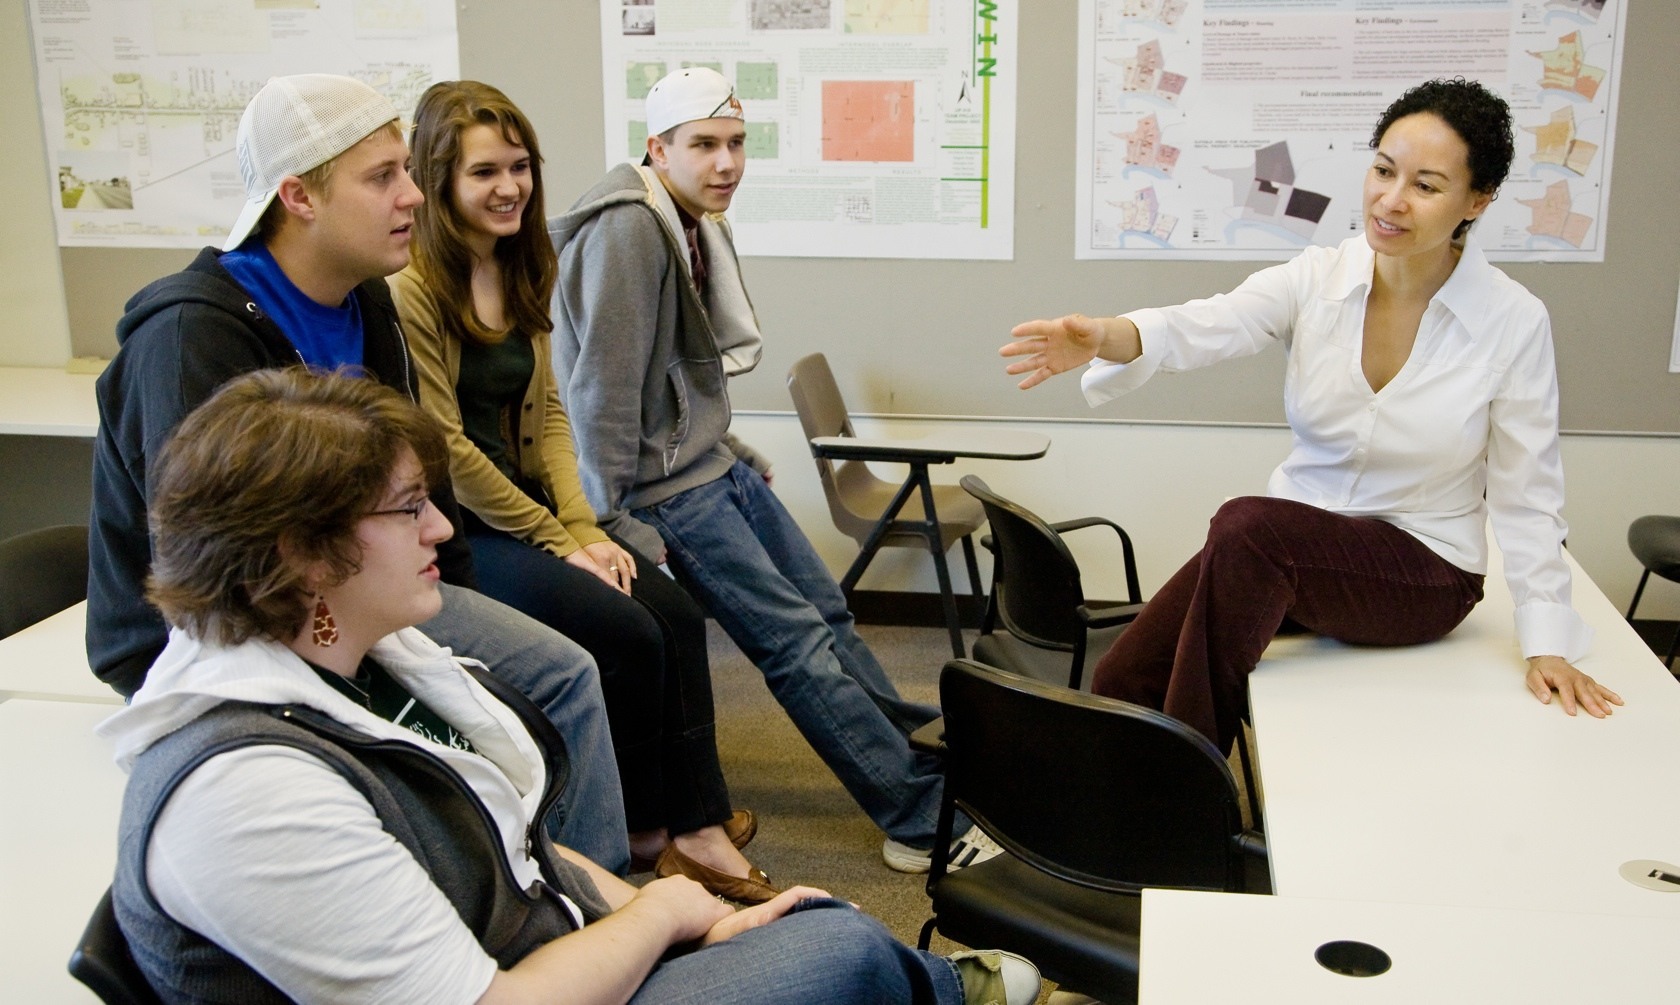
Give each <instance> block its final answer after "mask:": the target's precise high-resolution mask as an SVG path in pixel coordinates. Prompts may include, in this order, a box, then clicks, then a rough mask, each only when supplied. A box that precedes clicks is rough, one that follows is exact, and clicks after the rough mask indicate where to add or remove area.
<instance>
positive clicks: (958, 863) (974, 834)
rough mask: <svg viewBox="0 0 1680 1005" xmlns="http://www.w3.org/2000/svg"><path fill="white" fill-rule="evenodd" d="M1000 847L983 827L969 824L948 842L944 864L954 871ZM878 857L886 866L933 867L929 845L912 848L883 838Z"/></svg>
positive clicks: (917, 869)
mask: <svg viewBox="0 0 1680 1005" xmlns="http://www.w3.org/2000/svg"><path fill="white" fill-rule="evenodd" d="M1002 851H1003V849H1002V848H1001V847H999V846H998V843H997V842H996V841H993V840H992V839H991V838H989V837H987V836H986V832H985V831H983V830H981V829H980V828H979V827H970V828H969V829H968V831H967V832H966V833H964V834H963V835H962V836H961V837H959V838H957V839H956V840H954V841H952V842H951V856H950V858H949V859H948V860H947V862H946V865H945V868H946V869H947V870H949V871H952V872H955V871H956V870H958V869H961V868H963V867H964V866H970V865H978V864H979V863H981V862H984V861H986V860H987V859H989V858H992V857H994V856H996V855H997V854H999V853H1000V852H1002ZM881 860H882V861H884V862H886V863H887V868H889V869H892V870H895V871H897V872H927V871H928V870H929V869H931V868H933V849H931V848H912V847H910V846H909V845H907V844H899V843H898V842H897V841H894V840H893V839H892V838H887V840H886V843H884V844H882V845H881Z"/></svg>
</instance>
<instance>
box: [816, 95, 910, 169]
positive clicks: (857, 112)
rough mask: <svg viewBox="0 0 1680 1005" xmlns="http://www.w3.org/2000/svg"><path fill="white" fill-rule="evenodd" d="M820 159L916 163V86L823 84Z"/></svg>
mask: <svg viewBox="0 0 1680 1005" xmlns="http://www.w3.org/2000/svg"><path fill="white" fill-rule="evenodd" d="M822 159H823V160H825V161H913V160H915V159H916V85H915V82H914V81H909V80H825V81H823V85H822Z"/></svg>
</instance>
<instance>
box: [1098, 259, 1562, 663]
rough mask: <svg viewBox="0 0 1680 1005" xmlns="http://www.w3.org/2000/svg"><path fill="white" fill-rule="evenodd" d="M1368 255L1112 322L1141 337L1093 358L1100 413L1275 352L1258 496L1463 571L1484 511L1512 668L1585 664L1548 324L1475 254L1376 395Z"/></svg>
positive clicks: (1541, 310) (1524, 295)
mask: <svg viewBox="0 0 1680 1005" xmlns="http://www.w3.org/2000/svg"><path fill="white" fill-rule="evenodd" d="M1375 262H1376V255H1375V253H1374V252H1373V251H1372V250H1371V247H1370V245H1368V244H1367V243H1366V242H1365V238H1364V237H1363V236H1360V237H1352V238H1349V239H1348V240H1346V241H1343V242H1342V243H1341V245H1340V246H1338V247H1334V248H1325V247H1313V248H1308V249H1307V250H1306V251H1303V252H1302V253H1301V254H1300V255H1298V256H1296V257H1295V258H1294V259H1293V260H1291V261H1289V262H1286V263H1284V264H1282V265H1277V266H1273V267H1271V268H1268V269H1263V270H1261V271H1260V272H1257V273H1255V274H1254V275H1252V276H1250V277H1249V278H1248V279H1247V280H1245V281H1244V282H1243V284H1242V285H1241V286H1239V287H1237V288H1236V289H1235V290H1233V291H1231V292H1230V293H1226V294H1221V295H1219V296H1215V297H1210V298H1208V299H1205V300H1194V301H1191V302H1190V303H1187V304H1182V305H1180V306H1177V307H1166V308H1152V309H1147V310H1140V311H1135V312H1133V313H1130V314H1127V315H1125V316H1126V317H1127V318H1129V319H1130V320H1131V321H1132V322H1133V323H1135V324H1136V325H1137V326H1138V330H1139V332H1141V334H1142V337H1143V338H1142V341H1143V355H1141V356H1139V357H1138V358H1137V359H1135V360H1133V361H1132V362H1130V363H1125V364H1121V363H1110V362H1107V361H1105V360H1096V361H1094V362H1092V364H1091V366H1090V368H1089V369H1088V370H1087V371H1086V372H1085V374H1084V376H1083V378H1082V386H1083V388H1084V391H1085V396H1086V399H1087V400H1088V401H1089V402H1090V403H1091V404H1092V405H1097V404H1100V403H1102V402H1104V401H1108V400H1109V399H1111V398H1114V397H1116V396H1118V395H1120V394H1123V393H1125V392H1126V391H1129V390H1131V389H1133V388H1135V387H1137V386H1139V385H1141V384H1142V383H1143V382H1144V381H1146V380H1148V379H1149V378H1150V377H1151V376H1153V375H1154V374H1155V373H1156V372H1165V373H1172V372H1178V371H1184V370H1192V369H1195V368H1196V367H1201V366H1207V365H1209V364H1211V363H1216V362H1218V361H1220V360H1224V359H1233V358H1236V357H1239V356H1247V355H1251V354H1253V353H1257V352H1259V351H1260V350H1262V349H1264V348H1265V347H1266V346H1267V345H1269V344H1271V343H1272V342H1274V341H1277V342H1282V343H1283V346H1284V350H1285V352H1287V353H1288V357H1289V358H1288V368H1287V375H1286V377H1285V380H1284V392H1283V393H1284V410H1285V414H1286V416H1287V418H1288V421H1289V428H1290V431H1291V433H1292V445H1291V447H1290V451H1289V456H1288V457H1287V458H1285V459H1284V461H1283V463H1282V464H1280V465H1279V466H1278V468H1277V470H1275V471H1274V472H1272V476H1271V479H1270V480H1269V482H1268V483H1267V494H1268V495H1272V496H1277V497H1279V498H1284V499H1293V500H1296V501H1298V502H1304V503H1309V504H1311V505H1314V506H1319V507H1322V508H1323V509H1327V510H1330V511H1331V512H1334V513H1342V514H1345V515H1348V516H1362V517H1373V518H1375V519H1379V520H1386V521H1388V522H1389V523H1392V524H1394V525H1395V526H1397V527H1400V528H1401V529H1402V530H1405V531H1406V532H1407V533H1409V534H1411V535H1412V536H1413V537H1416V538H1417V539H1418V540H1420V541H1422V542H1423V543H1424V544H1425V545H1426V546H1428V547H1429V548H1430V550H1432V551H1434V552H1435V553H1436V554H1437V555H1440V556H1441V557H1442V558H1443V559H1445V560H1446V561H1448V562H1451V563H1452V564H1453V565H1455V566H1457V567H1459V568H1461V569H1464V570H1467V571H1469V572H1477V573H1486V572H1487V567H1488V552H1487V535H1486V531H1485V530H1484V527H1485V525H1486V521H1487V519H1488V517H1489V515H1491V517H1492V522H1493V532H1494V537H1495V538H1496V539H1497V541H1498V542H1499V549H1500V552H1501V554H1502V555H1503V556H1504V560H1505V578H1506V581H1507V582H1508V583H1509V585H1510V590H1511V597H1512V599H1513V600H1514V602H1515V604H1516V632H1517V639H1518V642H1519V644H1520V645H1521V647H1522V653H1523V655H1524V656H1541V655H1555V656H1563V657H1564V658H1566V659H1570V660H1575V659H1579V658H1580V657H1581V656H1583V655H1585V653H1586V651H1587V649H1588V647H1589V646H1590V645H1591V642H1592V630H1591V629H1590V628H1588V627H1587V626H1586V624H1585V623H1584V622H1583V621H1582V620H1581V619H1580V617H1579V616H1578V615H1577V614H1576V613H1575V611H1574V609H1573V608H1572V607H1571V606H1570V574H1569V565H1568V563H1567V562H1565V561H1564V558H1563V552H1562V547H1563V540H1564V537H1565V535H1566V533H1567V530H1568V528H1567V527H1566V526H1565V524H1564V521H1563V517H1562V515H1561V510H1562V508H1563V465H1562V461H1561V459H1560V457H1559V453H1558V435H1557V414H1558V394H1557V371H1556V366H1555V363H1554V360H1553V356H1552V338H1551V321H1550V319H1549V318H1548V317H1547V315H1546V308H1545V306H1544V305H1543V304H1542V303H1541V302H1540V301H1539V299H1538V298H1536V297H1535V296H1534V295H1533V294H1532V293H1529V292H1528V290H1526V289H1524V288H1523V287H1522V286H1521V285H1520V284H1518V283H1517V282H1516V281H1514V280H1512V279H1511V278H1510V277H1509V276H1507V275H1505V274H1504V273H1503V272H1501V271H1499V270H1498V269H1496V268H1494V267H1493V266H1492V265H1490V264H1489V263H1488V260H1487V258H1486V256H1485V255H1483V254H1482V251H1481V249H1480V248H1478V247H1477V246H1476V244H1475V243H1474V242H1470V243H1468V244H1467V245H1466V246H1465V248H1464V252H1463V255H1462V257H1460V259H1459V262H1458V266H1457V267H1456V268H1455V269H1454V270H1453V273H1452V275H1451V276H1450V277H1449V278H1448V280H1447V282H1446V283H1445V284H1444V285H1443V286H1442V287H1441V289H1440V291H1439V292H1437V293H1436V294H1435V297H1434V299H1433V300H1431V301H1430V304H1429V307H1428V309H1427V310H1425V311H1424V315H1423V321H1422V323H1421V324H1419V326H1418V335H1417V341H1416V343H1415V344H1414V345H1413V347H1412V353H1411V356H1410V358H1409V359H1408V360H1407V361H1406V364H1405V366H1404V367H1402V368H1401V370H1400V372H1399V374H1398V375H1396V376H1395V378H1394V379H1393V380H1392V381H1390V382H1389V383H1388V384H1387V385H1386V386H1385V387H1384V388H1383V389H1382V390H1381V391H1376V392H1373V391H1372V390H1371V387H1370V384H1369V383H1368V382H1367V381H1366V379H1365V374H1364V370H1363V369H1362V367H1361V360H1360V345H1361V338H1362V334H1363V331H1364V322H1365V298H1366V297H1367V295H1368V294H1369V292H1370V289H1371V276H1372V270H1373V267H1374V265H1375Z"/></svg>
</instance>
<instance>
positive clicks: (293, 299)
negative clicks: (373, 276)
mask: <svg viewBox="0 0 1680 1005" xmlns="http://www.w3.org/2000/svg"><path fill="white" fill-rule="evenodd" d="M216 261H217V262H219V263H220V264H221V266H222V268H224V269H226V270H228V272H229V273H231V274H232V275H233V278H234V279H236V280H238V281H239V285H241V286H243V287H245V292H246V293H248V294H250V296H251V299H252V300H254V301H256V304H257V306H258V307H260V308H262V310H263V313H265V314H267V315H268V316H269V317H271V318H273V319H274V323H275V324H277V325H279V326H280V331H281V332H283V333H284V334H285V336H286V338H287V339H288V340H289V341H290V342H291V343H292V345H293V346H294V347H295V348H296V349H297V351H298V355H300V356H302V357H303V361H304V362H305V363H308V364H309V365H310V366H312V367H314V368H316V369H319V370H336V369H338V368H339V367H341V366H361V365H362V310H361V308H360V307H359V306H358V305H357V304H356V297H355V295H354V294H352V295H351V296H348V297H346V298H345V299H344V303H343V304H340V305H339V306H337V307H322V306H321V305H320V304H318V303H316V302H315V301H313V300H311V299H309V297H308V295H307V294H305V293H304V292H303V291H302V290H300V289H298V288H297V286H296V285H294V284H293V283H292V281H291V279H290V278H288V277H287V276H286V273H285V272H283V271H281V269H280V263H279V262H276V261H275V260H274V256H273V255H271V254H269V251H268V246H267V245H265V244H264V243H263V242H261V241H247V242H245V243H244V244H243V245H240V246H239V248H237V249H236V250H234V251H229V252H227V253H225V254H223V255H222V256H221V257H220V258H218V259H217V260H216Z"/></svg>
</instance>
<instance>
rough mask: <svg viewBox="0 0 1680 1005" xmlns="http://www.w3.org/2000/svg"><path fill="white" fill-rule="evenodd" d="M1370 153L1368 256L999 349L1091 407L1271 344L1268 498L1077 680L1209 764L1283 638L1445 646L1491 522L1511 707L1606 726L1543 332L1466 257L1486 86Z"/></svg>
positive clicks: (1495, 174)
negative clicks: (1272, 443) (1513, 687)
mask: <svg viewBox="0 0 1680 1005" xmlns="http://www.w3.org/2000/svg"><path fill="white" fill-rule="evenodd" d="M1371 148H1372V149H1373V150H1374V151H1375V156H1374V158H1373V160H1372V164H1371V168H1370V170H1369V172H1368V173H1367V174H1366V176H1365V190H1364V216H1365V228H1364V233H1363V234H1362V235H1360V236H1358V237H1352V238H1349V239H1347V240H1346V241H1343V242H1342V243H1341V245H1340V246H1338V247H1334V248H1324V247H1314V248H1308V249H1307V250H1306V251H1303V252H1302V253H1301V254H1300V255H1298V256H1297V257H1296V258H1295V259H1294V260H1293V261H1290V262H1287V263H1285V264H1283V265H1278V266H1275V267H1272V268H1269V269H1265V270H1262V271H1260V272H1257V273H1255V274H1254V275H1252V276H1250V277H1249V278H1248V279H1247V280H1246V281H1245V282H1243V283H1242V285H1240V286H1239V287H1237V289H1235V290H1234V291H1232V292H1230V293H1227V294H1224V295H1221V296H1216V297H1212V298H1210V299H1207V300H1197V301H1193V302H1191V303H1187V304H1183V305H1181V306H1178V307H1167V308H1159V309H1149V310H1140V311H1135V312H1133V313H1131V314H1128V315H1125V316H1122V317H1116V318H1088V317H1084V316H1082V315H1070V316H1068V317H1064V318H1061V319H1058V320H1055V321H1031V322H1027V323H1026V324H1022V325H1019V326H1018V327H1016V328H1015V330H1014V331H1013V332H1012V335H1013V337H1014V339H1015V341H1013V342H1011V343H1009V344H1008V345H1006V346H1004V347H1003V348H1002V349H1001V350H1000V352H1001V354H1002V355H1004V356H1006V357H1018V358H1017V359H1015V360H1014V361H1013V362H1011V363H1010V364H1009V365H1008V367H1007V368H1006V369H1007V370H1008V372H1009V373H1012V374H1025V375H1026V376H1025V378H1024V379H1023V380H1022V381H1021V387H1023V388H1029V387H1032V386H1034V385H1036V384H1038V383H1040V382H1042V381H1044V380H1046V379H1047V378H1049V377H1050V376H1052V375H1054V374H1058V373H1062V372H1064V371H1066V370H1070V369H1072V368H1074V367H1076V366H1080V365H1082V364H1085V363H1090V364H1091V365H1090V368H1089V369H1088V370H1086V371H1085V374H1084V376H1083V378H1082V385H1083V387H1084V390H1085V395H1086V398H1087V399H1088V400H1089V401H1090V402H1091V403H1092V404H1093V405H1095V404H1098V403H1101V402H1103V401H1107V400H1108V399H1110V398H1112V397H1115V396H1116V395H1119V394H1121V393H1123V392H1125V391H1129V390H1131V389H1133V388H1135V387H1137V386H1138V385H1140V384H1142V383H1143V382H1144V381H1145V380H1147V379H1148V378H1149V377H1150V376H1151V375H1153V374H1154V373H1155V372H1157V371H1162V372H1175V371H1181V370H1189V369H1193V368H1195V367H1200V366H1207V365H1210V364H1212V363H1216V362H1218V361H1220V360H1223V359H1231V358H1235V357H1239V356H1246V355H1250V354H1252V353H1256V352H1259V351H1260V350H1262V349H1264V348H1265V347H1266V346H1268V345H1270V344H1271V343H1273V342H1282V343H1283V345H1284V348H1285V351H1286V352H1287V353H1288V356H1289V359H1288V370H1287V376H1286V378H1285V382H1284V409H1285V412H1286V414H1287V416H1288V419H1289V426H1290V430H1291V432H1292V434H1293V437H1292V438H1293V444H1292V446H1291V449H1290V453H1289V456H1288V457H1287V458H1286V459H1285V460H1284V462H1283V464H1282V465H1280V466H1279V467H1278V468H1277V470H1276V471H1274V472H1273V474H1272V477H1271V480H1270V482H1269V484H1268V485H1267V495H1266V496H1264V497H1244V498H1240V499H1234V500H1232V501H1230V502H1228V503H1226V504H1225V505H1224V506H1222V507H1220V509H1219V511H1218V513H1216V514H1215V515H1214V518H1213V522H1212V525H1211V527H1210V528H1209V531H1208V540H1207V543H1206V545H1205V546H1204V547H1203V548H1202V551H1201V553H1200V554H1198V555H1197V556H1196V557H1195V558H1192V559H1191V560H1190V561H1189V562H1188V563H1187V564H1186V565H1185V566H1184V567H1183V568H1182V569H1180V570H1179V571H1178V572H1177V573H1176V574H1175V575H1174V576H1173V577H1172V578H1171V579H1169V580H1168V581H1167V583H1166V585H1165V586H1163V587H1162V588H1161V590H1160V592H1158V593H1157V594H1156V595H1155V596H1154V598H1153V599H1152V600H1151V601H1150V602H1149V603H1148V604H1147V605H1146V606H1145V607H1144V609H1143V612H1142V613H1141V614H1139V615H1138V618H1137V621H1136V622H1134V623H1133V624H1132V625H1131V626H1130V627H1129V628H1128V629H1127V630H1126V631H1125V632H1124V633H1122V634H1121V636H1120V637H1119V639H1118V640H1117V641H1116V642H1115V643H1114V646H1113V647H1112V648H1111V649H1110V650H1109V651H1108V652H1107V653H1106V654H1105V655H1104V656H1103V657H1102V659H1101V660H1100V661H1099V663H1098V665H1097V667H1096V669H1095V671H1094V673H1093V679H1092V690H1094V691H1096V692H1097V693H1099V694H1105V695H1109V696H1112V697H1116V698H1122V699H1125V700H1127V701H1131V702H1135V703H1138V704H1143V705H1148V706H1150V707H1153V708H1159V709H1163V710H1164V711H1166V712H1167V713H1168V714H1170V715H1173V716H1175V717H1177V718H1179V719H1181V720H1183V721H1184V722H1186V723H1188V724H1190V725H1191V726H1193V727H1195V728H1196V729H1198V730H1200V731H1201V732H1202V733H1204V734H1205V735H1207V736H1208V737H1209V738H1210V739H1212V740H1213V741H1214V742H1215V743H1217V744H1218V745H1219V746H1220V749H1222V750H1228V749H1229V747H1230V743H1231V742H1232V740H1234V739H1235V737H1236V734H1237V730H1238V729H1239V728H1240V722H1239V719H1240V716H1241V714H1242V711H1243V709H1244V707H1245V703H1246V692H1247V674H1248V672H1249V671H1251V670H1253V669H1254V667H1255V666H1256V665H1257V664H1258V663H1259V661H1260V655H1261V653H1262V651H1263V650H1264V649H1265V648H1266V645H1267V644H1268V643H1269V642H1270V641H1271V639H1272V636H1273V635H1274V634H1275V633H1276V632H1277V630H1278V628H1279V627H1280V625H1281V624H1282V623H1283V621H1284V619H1285V618H1289V619H1291V620H1292V621H1294V622H1295V623H1297V624H1299V625H1301V626H1303V627H1305V628H1307V629H1310V630H1312V631H1315V632H1318V633H1320V634H1322V635H1326V636H1328V637H1330V638H1335V639H1340V640H1342V641H1344V642H1351V643H1356V644H1365V645H1409V644H1415V643H1420V642H1430V641H1433V640H1435V639H1438V638H1441V637H1442V636H1444V635H1446V634H1447V633H1448V632H1450V631H1452V630H1453V628H1455V627H1456V626H1457V625H1458V624H1459V622H1461V621H1462V620H1463V619H1464V618H1465V616H1466V615H1468V614H1469V613H1470V609H1471V608H1472V607H1474V606H1475V604H1476V603H1477V601H1479V600H1481V597H1482V580H1483V576H1484V574H1485V573H1486V571H1487V562H1488V554H1487V543H1486V540H1487V539H1486V534H1485V531H1484V529H1483V528H1484V524H1485V522H1486V520H1487V518H1488V516H1489V515H1490V514H1491V517H1492V521H1493V530H1494V534H1495V536H1496V537H1497V539H1498V541H1499V546H1500V550H1501V551H1502V552H1503V554H1504V558H1505V575H1506V579H1507V580H1508V582H1509V584H1510V589H1511V596H1512V599H1513V600H1514V601H1515V603H1516V631H1517V637H1518V641H1519V643H1520V644H1521V647H1522V653H1523V655H1524V656H1525V657H1527V659H1528V676H1527V683H1528V687H1529V689H1530V690H1531V691H1533V693H1534V694H1535V696H1536V697H1538V698H1539V699H1540V701H1542V702H1549V701H1550V700H1551V694H1552V692H1553V691H1554V690H1555V691H1557V693H1558V696H1559V699H1560V701H1561V703H1562V705H1563V708H1564V710H1565V711H1566V712H1568V713H1569V714H1571V715H1573V714H1574V713H1575V709H1576V707H1577V706H1579V707H1581V708H1585V709H1586V710H1587V711H1588V712H1589V713H1591V714H1592V715H1594V716H1599V717H1602V716H1605V715H1608V714H1609V713H1610V706H1611V705H1612V704H1621V698H1619V697H1618V696H1617V695H1616V694H1614V693H1613V692H1611V691H1610V690H1608V689H1607V688H1605V687H1603V686H1602V685H1600V684H1598V683H1597V682H1596V681H1594V680H1593V679H1592V678H1591V677H1589V676H1587V675H1586V674H1583V673H1581V672H1580V671H1579V670H1577V669H1576V668H1575V667H1573V666H1572V665H1570V663H1569V661H1570V660H1574V659H1579V658H1580V657H1581V656H1582V655H1584V654H1585V653H1586V651H1587V648H1588V645H1589V644H1590V642H1591V630H1590V629H1588V628H1587V627H1586V625H1585V624H1584V623H1583V622H1582V621H1581V619H1580V618H1579V617H1578V616H1577V615H1576V613H1575V611H1574V610H1573V608H1571V606H1570V590H1569V586H1570V573H1569V566H1568V564H1567V563H1566V562H1565V560H1564V557H1563V552H1562V543H1563V539H1564V534H1565V526H1564V522H1563V519H1562V517H1561V515H1560V513H1559V511H1560V509H1561V508H1562V506H1563V470H1562V465H1561V462H1560V460H1559V456H1558V438H1557V375H1556V370H1555V365H1554V362H1553V357H1552V341H1551V322H1550V320H1549V319H1548V318H1547V316H1546V309H1545V307H1544V306H1543V305H1542V304H1541V303H1540V301H1539V300H1538V299H1537V298H1535V297H1534V296H1533V295H1532V294H1530V293H1529V292H1528V291H1527V290H1525V289H1523V288H1522V287H1521V286H1520V285H1518V284H1517V283H1515V282H1513V281H1512V280H1511V279H1510V278H1509V277H1507V276H1506V275H1505V274H1504V273H1503V272H1500V271H1499V270H1498V269H1496V268H1494V267H1493V266H1491V265H1489V264H1488V261H1487V259H1486V257H1485V256H1484V255H1483V254H1482V251H1481V249H1480V248H1479V247H1478V246H1477V245H1476V243H1475V242H1474V241H1471V240H1467V239H1466V234H1467V232H1468V231H1469V230H1470V226H1471V224H1472V223H1473V222H1474V221H1475V220H1476V218H1477V217H1479V216H1481V215H1482V213H1483V212H1484V211H1485V210H1486V209H1487V207H1488V204H1489V203H1491V202H1492V201H1493V198H1494V195H1495V194H1496V193H1497V192H1498V190H1499V186H1500V184H1501V183H1503V182H1504V180H1505V176H1506V173H1507V172H1508V171H1509V170H1510V166H1511V159H1512V153H1513V145H1512V138H1511V116H1510V111H1509V109H1508V108H1507V107H1506V105H1505V102H1504V101H1503V100H1501V99H1500V98H1499V97H1497V96H1495V95H1493V94H1491V93H1489V92H1488V91H1487V90H1486V89H1484V88H1483V87H1482V86H1481V85H1480V84H1477V83H1474V82H1467V81H1464V80H1462V79H1455V80H1435V81H1430V82H1429V83H1426V84H1422V85H1420V86H1418V87H1415V88H1413V89H1412V90H1410V91H1408V92H1406V93H1405V94H1404V95H1402V96H1401V97H1400V98H1399V99H1398V100H1397V101H1395V102H1394V103H1393V104H1392V105H1390V106H1389V107H1388V110H1387V111H1385V112H1384V113H1383V115H1382V118H1381V119H1379V120H1378V122H1377V126H1376V129H1375V131H1374V132H1373V134H1372V138H1371Z"/></svg>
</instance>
